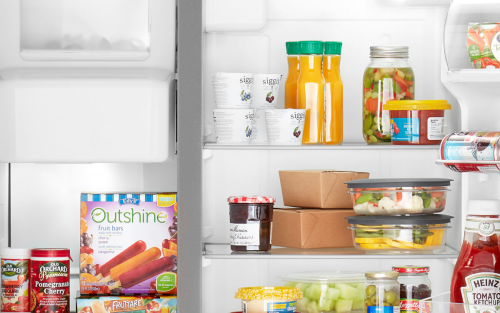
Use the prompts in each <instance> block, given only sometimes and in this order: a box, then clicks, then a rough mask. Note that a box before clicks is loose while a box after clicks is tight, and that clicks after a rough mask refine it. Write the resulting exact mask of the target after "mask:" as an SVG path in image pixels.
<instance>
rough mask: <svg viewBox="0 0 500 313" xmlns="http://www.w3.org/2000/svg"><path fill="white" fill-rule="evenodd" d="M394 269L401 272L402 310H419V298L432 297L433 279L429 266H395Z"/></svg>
mask: <svg viewBox="0 0 500 313" xmlns="http://www.w3.org/2000/svg"><path fill="white" fill-rule="evenodd" d="M392 270H393V271H394V272H398V273H399V278H398V282H399V283H400V293H399V296H400V300H399V301H400V302H399V308H400V310H401V311H402V312H418V310H419V300H422V299H427V298H430V297H431V293H432V291H431V280H430V279H429V275H428V274H429V267H428V266H414V265H404V266H393V267H392Z"/></svg>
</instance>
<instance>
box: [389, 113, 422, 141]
mask: <svg viewBox="0 0 500 313" xmlns="http://www.w3.org/2000/svg"><path fill="white" fill-rule="evenodd" d="M419 136H420V120H419V119H418V118H416V117H413V118H391V140H392V141H408V142H419Z"/></svg>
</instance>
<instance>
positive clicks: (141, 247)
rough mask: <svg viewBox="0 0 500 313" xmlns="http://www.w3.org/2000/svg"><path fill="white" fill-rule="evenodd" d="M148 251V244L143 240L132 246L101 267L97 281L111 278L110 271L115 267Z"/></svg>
mask: <svg viewBox="0 0 500 313" xmlns="http://www.w3.org/2000/svg"><path fill="white" fill-rule="evenodd" d="M144 251H146V243H145V242H144V241H142V240H139V241H137V242H135V243H134V244H132V245H131V246H130V247H128V248H127V249H125V250H123V251H122V252H121V253H120V254H118V255H117V256H115V257H114V258H112V259H111V260H109V261H108V262H106V263H104V265H102V266H101V273H99V275H97V276H96V278H97V280H100V279H101V278H103V277H106V276H109V274H110V271H111V269H112V268H113V267H115V266H117V265H119V264H121V263H123V262H125V261H127V260H129V259H131V258H133V257H135V256H136V255H138V254H140V253H142V252H144Z"/></svg>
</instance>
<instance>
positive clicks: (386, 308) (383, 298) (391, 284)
mask: <svg viewBox="0 0 500 313" xmlns="http://www.w3.org/2000/svg"><path fill="white" fill-rule="evenodd" d="M398 276H399V274H398V273H397V272H394V271H392V272H366V273H365V277H366V282H365V312H366V313H393V312H398V311H399V282H398Z"/></svg>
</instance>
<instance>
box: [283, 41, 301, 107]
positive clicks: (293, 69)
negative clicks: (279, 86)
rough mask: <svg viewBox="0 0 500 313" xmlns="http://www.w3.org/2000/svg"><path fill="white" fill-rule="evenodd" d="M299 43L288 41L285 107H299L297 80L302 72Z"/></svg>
mask: <svg viewBox="0 0 500 313" xmlns="http://www.w3.org/2000/svg"><path fill="white" fill-rule="evenodd" d="M299 52H300V48H299V43H298V42H296V41H289V42H287V43H286V54H287V59H288V76H287V78H286V82H285V109H298V102H297V80H298V79H299V74H300V63H299Z"/></svg>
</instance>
